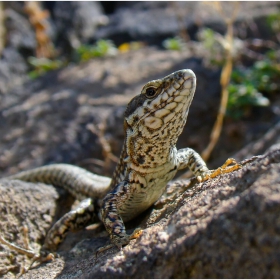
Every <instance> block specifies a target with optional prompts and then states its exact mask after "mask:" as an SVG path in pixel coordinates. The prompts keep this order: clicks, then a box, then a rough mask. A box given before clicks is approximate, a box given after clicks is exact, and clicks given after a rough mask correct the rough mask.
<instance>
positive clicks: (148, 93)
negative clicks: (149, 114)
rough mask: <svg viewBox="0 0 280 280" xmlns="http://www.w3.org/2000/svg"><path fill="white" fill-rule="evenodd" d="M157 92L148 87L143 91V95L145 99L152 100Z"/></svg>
mask: <svg viewBox="0 0 280 280" xmlns="http://www.w3.org/2000/svg"><path fill="white" fill-rule="evenodd" d="M156 93H157V91H156V89H155V88H153V87H149V88H147V89H146V91H145V95H146V97H147V98H153V97H154V96H155V95H156Z"/></svg>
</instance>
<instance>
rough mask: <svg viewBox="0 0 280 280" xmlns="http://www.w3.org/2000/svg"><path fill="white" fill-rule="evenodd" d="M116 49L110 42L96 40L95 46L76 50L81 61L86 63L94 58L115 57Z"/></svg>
mask: <svg viewBox="0 0 280 280" xmlns="http://www.w3.org/2000/svg"><path fill="white" fill-rule="evenodd" d="M117 51H118V50H117V48H116V46H115V45H114V43H113V42H112V41H110V40H98V41H97V42H96V44H95V45H93V46H89V45H82V46H80V47H79V48H78V49H77V53H78V55H79V57H80V60H81V61H87V60H89V59H91V58H94V57H104V56H108V55H115V54H116V53H117Z"/></svg>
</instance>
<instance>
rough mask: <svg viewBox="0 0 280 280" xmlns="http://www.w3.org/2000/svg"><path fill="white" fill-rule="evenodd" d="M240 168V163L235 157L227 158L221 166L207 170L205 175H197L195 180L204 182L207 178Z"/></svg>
mask: <svg viewBox="0 0 280 280" xmlns="http://www.w3.org/2000/svg"><path fill="white" fill-rule="evenodd" d="M229 165H230V166H229ZM240 168H241V165H240V164H239V163H237V162H236V160H235V159H233V158H228V159H227V160H226V162H225V163H224V164H223V165H222V166H221V167H219V168H217V169H214V170H209V171H208V172H207V173H206V174H205V175H202V176H197V180H198V181H199V182H204V181H207V180H209V179H212V178H215V177H217V176H218V175H221V174H226V173H230V172H233V171H235V170H238V169H240Z"/></svg>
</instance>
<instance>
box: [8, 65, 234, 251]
mask: <svg viewBox="0 0 280 280" xmlns="http://www.w3.org/2000/svg"><path fill="white" fill-rule="evenodd" d="M195 87H196V77H195V74H194V73H193V71H191V70H180V71H177V72H174V73H172V74H170V75H169V76H166V77H165V78H163V79H158V80H153V81H150V82H148V83H147V84H146V85H145V86H144V87H143V89H142V91H141V93H140V94H139V95H138V96H136V97H134V98H133V99H132V100H131V101H130V103H129V104H128V106H127V109H126V112H125V117H124V131H125V140H124V144H123V149H122V153H121V156H120V160H119V163H118V165H117V167H116V170H115V172H114V175H113V178H112V180H111V182H110V179H109V178H107V177H102V176H98V175H95V174H92V173H90V172H88V171H85V170H83V169H81V168H78V167H75V166H71V165H67V164H55V165H49V166H44V167H40V168H37V169H33V170H30V171H26V172H21V173H19V174H16V175H14V176H11V177H9V179H19V180H24V181H31V182H45V183H51V184H54V185H56V186H61V187H65V188H66V189H67V190H68V191H69V192H70V193H71V194H73V195H75V196H76V197H78V198H79V199H81V198H84V197H88V199H87V200H86V201H82V202H81V204H80V205H79V206H78V207H77V209H75V210H73V211H71V212H69V213H67V214H66V215H65V216H63V217H62V218H61V219H60V220H59V221H58V222H56V224H55V225H54V226H53V227H52V228H51V229H50V231H49V233H48V235H47V238H46V240H45V243H44V245H43V247H42V249H43V250H50V251H54V250H56V248H57V246H58V244H59V243H60V242H61V241H62V240H63V239H64V237H65V234H66V232H67V231H68V230H69V229H77V228H81V227H84V226H85V225H87V224H89V223H93V222H95V221H97V211H98V208H99V207H100V211H99V215H100V216H101V219H102V221H103V223H104V225H105V227H106V230H107V232H108V233H109V235H110V238H111V241H112V243H113V244H115V245H116V246H118V247H119V248H121V247H122V246H123V245H126V244H128V243H129V240H130V239H131V238H132V237H133V236H131V235H128V234H127V233H126V230H125V226H124V222H126V221H129V220H131V219H133V218H134V217H136V216H137V215H139V214H140V213H142V212H143V211H144V210H146V209H147V208H149V207H150V206H151V205H152V204H154V203H155V202H156V201H157V200H158V199H159V197H160V196H161V195H162V193H163V192H164V190H165V187H166V184H167V183H168V182H169V181H170V180H172V178H173V177H174V176H175V174H176V172H177V171H178V170H180V169H183V168H186V167H188V168H189V169H190V170H191V171H192V172H193V173H194V175H195V176H196V177H197V178H198V180H199V181H202V180H205V179H209V178H211V177H214V176H217V175H219V174H221V173H225V172H231V171H233V170H235V169H238V168H239V166H238V165H235V167H230V168H229V169H227V168H226V166H227V165H228V164H230V163H232V162H233V161H231V160H230V161H228V162H227V164H226V165H225V166H223V167H222V168H219V169H217V170H216V171H210V170H209V169H208V168H207V166H206V164H205V162H204V161H203V160H202V158H201V157H200V156H199V154H198V153H196V152H195V151H194V150H192V149H190V148H185V149H180V150H178V151H177V149H176V142H177V139H178V137H179V135H180V134H181V133H182V130H183V128H184V126H185V123H186V120H187V116H188V111H189V107H190V105H191V102H192V99H193V96H194V93H195ZM97 199H98V200H97Z"/></svg>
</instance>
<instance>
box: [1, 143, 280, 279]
mask: <svg viewBox="0 0 280 280" xmlns="http://www.w3.org/2000/svg"><path fill="white" fill-rule="evenodd" d="M242 165H243V167H242V169H240V170H238V171H235V172H233V173H229V174H225V175H222V176H220V177H217V178H215V179H212V180H209V181H207V182H204V183H200V184H198V183H196V182H195V180H191V181H189V180H184V181H175V182H173V183H170V184H169V186H168V188H167V192H166V193H165V194H164V195H163V197H162V198H161V199H160V200H159V201H158V202H157V203H156V204H155V206H154V207H153V208H152V209H151V210H149V211H147V212H146V213H144V214H143V215H142V216H141V217H140V218H138V219H137V220H135V221H134V222H133V223H132V224H129V225H128V228H131V227H132V228H133V227H136V226H139V225H140V226H141V227H142V228H143V229H144V232H143V234H142V236H140V237H139V238H138V239H136V240H133V241H131V242H130V244H129V245H128V246H126V247H124V249H123V251H122V252H120V251H119V250H118V249H117V248H113V249H110V250H108V251H105V252H102V253H100V254H99V255H98V257H97V259H96V258H95V254H94V252H95V251H96V249H97V248H98V247H99V246H102V245H105V244H106V241H108V237H106V233H105V230H104V229H102V228H100V227H99V229H98V228H97V229H96V228H95V229H94V230H93V231H89V230H88V231H87V236H86V235H84V234H86V233H83V234H76V240H75V239H72V240H71V241H69V240H70V239H71V238H73V236H74V234H72V237H71V235H70V236H68V238H67V239H68V242H67V240H66V242H65V243H66V245H65V244H64V247H63V246H61V247H60V249H59V253H60V255H61V257H60V258H57V259H55V260H54V261H53V262H50V263H47V264H42V265H40V266H38V267H36V268H34V269H32V270H30V271H29V272H27V273H26V274H24V275H23V276H22V277H23V278H279V276H280V268H279V246H280V238H279V230H280V221H279V218H278V213H279V210H280V181H279V172H280V146H279V143H278V145H274V146H272V147H271V148H270V149H269V150H268V151H267V153H266V154H264V155H262V156H258V157H254V158H251V159H249V160H245V161H243V162H242ZM11 185H13V188H12V189H10V188H9V187H11ZM41 186H42V187H41V188H42V189H41V190H40V191H37V193H38V195H35V198H34V190H35V189H36V190H38V186H37V188H35V189H34V190H33V191H32V190H31V189H32V188H33V187H34V185H33V184H27V183H20V182H18V181H13V182H8V181H1V187H2V193H3V197H5V195H7V194H10V192H13V197H15V199H11V205H12V206H13V205H16V207H17V209H18V210H17V211H14V210H13V209H15V207H10V209H11V214H10V217H9V219H5V220H4V221H3V222H2V224H3V225H5V224H6V225H7V224H8V223H13V220H12V218H14V216H16V217H17V219H18V220H19V221H20V222H21V223H22V221H23V220H26V219H27V221H26V222H27V224H28V226H30V225H33V229H32V231H31V233H30V235H31V237H32V238H31V239H32V241H33V242H35V241H36V242H38V240H39V239H40V238H41V237H42V233H41V231H42V230H41V228H44V229H46V225H48V224H49V220H50V219H49V218H48V217H49V216H53V212H52V215H50V212H48V213H47V216H48V217H46V214H45V216H43V214H42V212H43V211H46V209H44V206H42V207H40V206H39V205H41V202H40V200H42V196H40V193H42V192H43V191H45V186H43V185H41ZM17 187H18V188H21V190H20V192H23V191H24V192H26V193H30V192H32V196H30V197H29V198H28V199H31V201H32V204H33V203H34V204H33V205H32V208H31V207H30V206H29V209H28V208H27V206H26V205H25V204H24V203H22V201H23V200H22V199H21V197H20V196H19V198H20V200H19V198H17V196H15V193H16V192H17V191H16V190H17ZM23 188H24V189H23ZM49 188H51V187H49ZM50 190H51V189H50ZM5 193H7V194H5ZM50 194H51V195H50V196H49V200H48V201H49V203H51V204H53V203H54V201H55V200H56V199H57V195H56V194H55V193H54V192H53V191H50ZM23 199H24V198H23ZM43 200H44V201H46V199H45V198H44V199H43ZM14 203H16V204H14ZM0 205H1V207H3V206H2V205H3V202H2V203H1V204H0ZM43 205H44V204H43ZM53 206H54V205H50V207H51V209H55V208H52V207H53ZM37 207H38V209H39V211H38V212H39V213H38V214H36V215H35V212H36V211H31V210H30V209H37ZM29 211H30V212H29ZM1 212H2V211H1ZM15 213H17V215H16V214H15ZM40 213H41V214H40ZM40 215H41V217H38V216H40ZM18 217H19V218H18ZM34 224H35V225H36V226H35V227H34ZM3 225H2V226H3ZM5 228H7V231H8V232H11V230H8V229H9V227H5ZM16 229H17V227H16ZM16 233H17V237H18V238H15V237H14V239H20V234H19V232H18V231H17V230H16ZM43 233H44V232H43ZM77 235H79V237H78V240H79V241H80V242H79V243H76V246H74V244H73V243H74V241H76V242H77ZM7 236H8V237H9V238H10V239H12V238H11V236H9V234H8V233H7ZM85 236H86V237H87V238H86V239H83V238H85ZM39 237H40V238H39ZM73 240H74V241H73ZM17 241H18V240H17ZM71 242H72V243H71ZM69 243H70V244H69ZM71 246H72V247H71ZM11 275H12V274H11V272H10V274H7V276H8V277H11Z"/></svg>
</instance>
